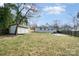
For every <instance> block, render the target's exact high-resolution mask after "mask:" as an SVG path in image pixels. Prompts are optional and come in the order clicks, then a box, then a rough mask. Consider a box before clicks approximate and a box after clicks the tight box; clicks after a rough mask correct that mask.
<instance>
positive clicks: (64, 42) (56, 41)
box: [0, 33, 79, 56]
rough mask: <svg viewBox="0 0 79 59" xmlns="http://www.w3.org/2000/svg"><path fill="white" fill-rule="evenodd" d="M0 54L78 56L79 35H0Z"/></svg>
mask: <svg viewBox="0 0 79 59" xmlns="http://www.w3.org/2000/svg"><path fill="white" fill-rule="evenodd" d="M0 55H26V56H27V55H32V56H37V55H38V56H39V55H41V56H42V55H43V56H46V55H48V56H50V55H51V56H56V55H59V56H61V55H62V56H64V55H66V56H67V55H68V56H69V55H78V56H79V37H73V36H55V35H53V34H50V33H30V34H25V35H18V36H8V35H7V36H0Z"/></svg>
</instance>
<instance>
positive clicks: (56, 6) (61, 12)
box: [30, 3, 79, 26]
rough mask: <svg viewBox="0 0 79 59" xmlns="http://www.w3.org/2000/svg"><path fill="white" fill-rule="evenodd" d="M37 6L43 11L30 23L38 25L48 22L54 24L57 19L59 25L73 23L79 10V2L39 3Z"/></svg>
mask: <svg viewBox="0 0 79 59" xmlns="http://www.w3.org/2000/svg"><path fill="white" fill-rule="evenodd" d="M36 6H37V8H38V9H39V10H40V11H41V12H40V17H38V18H32V19H31V22H30V23H31V24H32V23H36V24H37V25H38V26H40V25H45V24H46V23H48V24H50V25H52V24H54V21H55V20H58V22H59V25H63V24H68V25H72V22H73V21H72V19H73V17H74V16H76V15H77V12H78V11H79V4H78V3H37V4H36Z"/></svg>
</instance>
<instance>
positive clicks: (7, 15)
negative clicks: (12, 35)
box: [0, 4, 13, 34]
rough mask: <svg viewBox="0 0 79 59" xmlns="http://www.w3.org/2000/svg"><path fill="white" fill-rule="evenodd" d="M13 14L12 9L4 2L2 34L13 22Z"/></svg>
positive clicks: (0, 13)
mask: <svg viewBox="0 0 79 59" xmlns="http://www.w3.org/2000/svg"><path fill="white" fill-rule="evenodd" d="M12 16H13V15H12V14H11V10H10V9H9V8H8V7H7V6H6V5H5V4H4V7H0V30H1V31H2V34H5V33H6V32H7V31H6V30H7V29H8V28H9V25H10V24H11V23H12V21H13V19H12Z"/></svg>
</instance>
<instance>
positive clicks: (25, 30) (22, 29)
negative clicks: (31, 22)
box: [9, 25, 29, 34]
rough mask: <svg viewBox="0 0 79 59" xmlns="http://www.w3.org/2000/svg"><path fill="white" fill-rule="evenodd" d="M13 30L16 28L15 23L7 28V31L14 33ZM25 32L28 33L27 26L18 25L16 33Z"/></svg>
mask: <svg viewBox="0 0 79 59" xmlns="http://www.w3.org/2000/svg"><path fill="white" fill-rule="evenodd" d="M15 30H16V25H11V26H10V28H9V33H10V34H15ZM25 33H29V27H27V26H21V25H19V26H18V28H17V34H25Z"/></svg>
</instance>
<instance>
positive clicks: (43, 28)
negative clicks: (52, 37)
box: [35, 26, 56, 33]
mask: <svg viewBox="0 0 79 59" xmlns="http://www.w3.org/2000/svg"><path fill="white" fill-rule="evenodd" d="M35 32H50V33H52V32H56V30H55V28H53V26H39V27H36V28H35Z"/></svg>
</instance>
